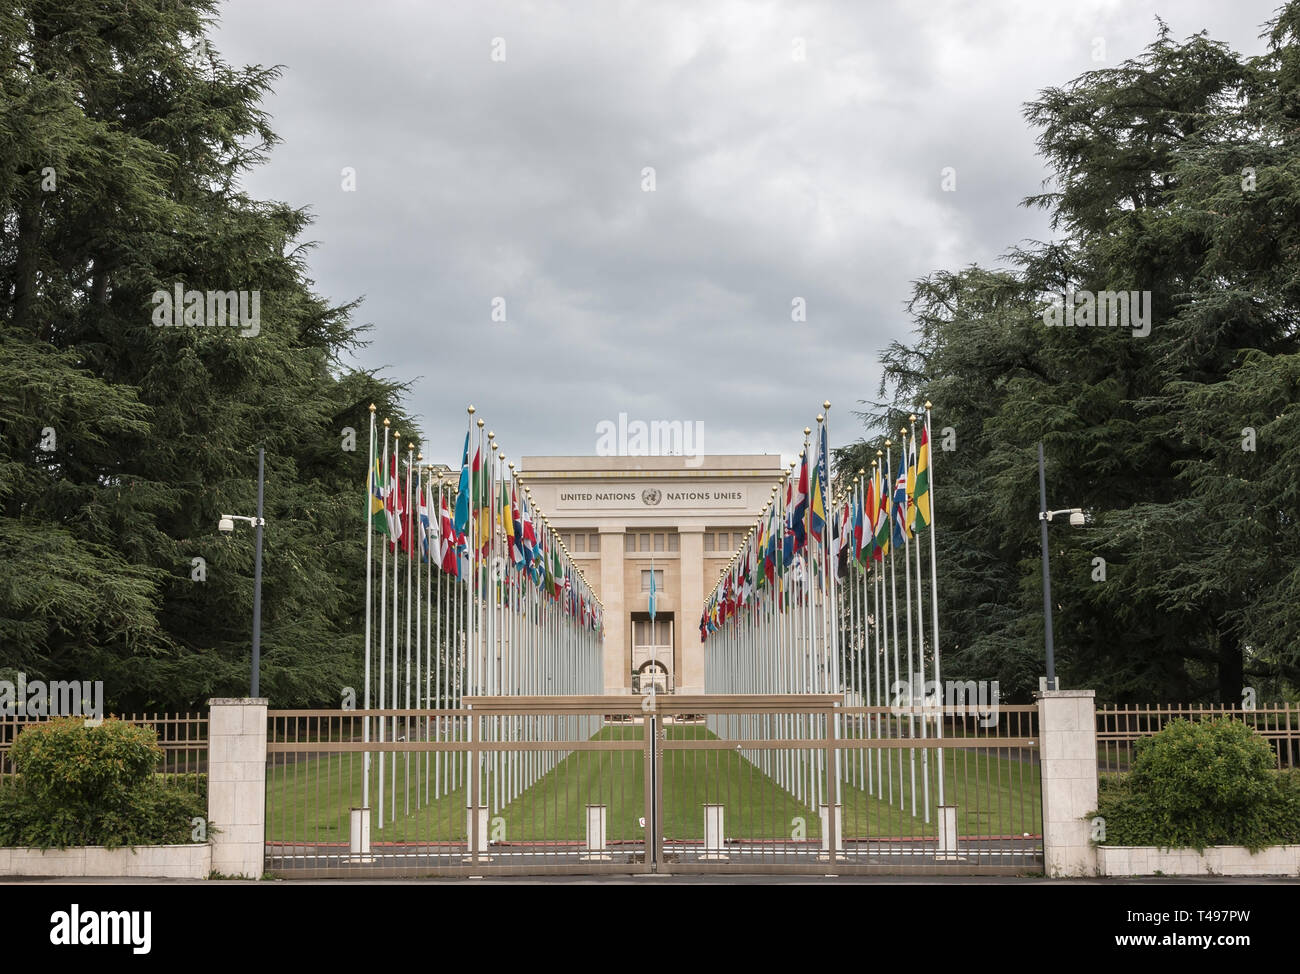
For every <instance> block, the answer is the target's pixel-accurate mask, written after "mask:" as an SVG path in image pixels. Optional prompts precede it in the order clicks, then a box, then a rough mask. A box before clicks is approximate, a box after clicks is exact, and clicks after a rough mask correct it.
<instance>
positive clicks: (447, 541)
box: [441, 494, 460, 577]
mask: <svg viewBox="0 0 1300 974" xmlns="http://www.w3.org/2000/svg"><path fill="white" fill-rule="evenodd" d="M459 543H460V539H459V538H458V537H457V536H456V529H455V528H454V527H452V523H451V514H450V512H449V511H448V510H447V495H446V494H444V495H443V496H442V552H441V557H442V570H443V571H444V572H446V573H447V574H448V575H451V576H452V577H455V576H457V575H459V574H460V572H459V570H458V565H457V562H458V561H459V558H458V557H457V553H456V549H457V547H458V545H459Z"/></svg>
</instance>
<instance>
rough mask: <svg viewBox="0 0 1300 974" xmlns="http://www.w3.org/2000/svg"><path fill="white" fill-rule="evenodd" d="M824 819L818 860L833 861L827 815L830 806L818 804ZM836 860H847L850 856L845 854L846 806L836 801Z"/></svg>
mask: <svg viewBox="0 0 1300 974" xmlns="http://www.w3.org/2000/svg"><path fill="white" fill-rule="evenodd" d="M818 808H819V812H820V814H821V819H822V851H821V852H820V853H818V855H817V861H818V862H830V861H831V838H830V829H829V828H827V825H828V823H827V821H826V819H827V816H828V812H829V806H827V805H820V806H818ZM835 849H836V853H835V860H834V861H835V862H847V861H848V858H849V857H848V856H846V855H845V854H844V806H843V805H841V804H839V803H836V805H835Z"/></svg>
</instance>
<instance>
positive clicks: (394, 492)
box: [384, 451, 406, 549]
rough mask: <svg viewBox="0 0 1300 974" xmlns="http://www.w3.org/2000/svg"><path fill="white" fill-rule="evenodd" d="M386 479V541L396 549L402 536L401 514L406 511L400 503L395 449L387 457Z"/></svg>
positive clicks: (400, 494) (400, 495) (399, 485)
mask: <svg viewBox="0 0 1300 974" xmlns="http://www.w3.org/2000/svg"><path fill="white" fill-rule="evenodd" d="M389 461H390V463H389V469H388V480H387V482H386V483H385V484H384V518H385V530H387V532H388V543H389V544H390V545H391V546H392V547H393V548H394V549H396V547H397V542H398V541H400V540H401V538H402V515H403V514H405V513H406V508H405V505H404V504H403V503H402V491H401V484H400V482H399V480H398V476H397V451H393V455H392V456H391V457H389Z"/></svg>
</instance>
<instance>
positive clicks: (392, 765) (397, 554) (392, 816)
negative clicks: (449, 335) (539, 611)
mask: <svg viewBox="0 0 1300 974" xmlns="http://www.w3.org/2000/svg"><path fill="white" fill-rule="evenodd" d="M401 452H402V450H401V434H400V433H396V432H394V433H393V497H394V501H393V522H394V523H395V524H396V525H397V530H396V531H395V532H394V535H393V645H392V650H393V686H392V691H393V695H392V698H391V703H392V706H393V709H394V710H396V709H397V677H398V659H397V654H398V646H397V626H398V612H397V593H398V585H399V580H398V575H399V574H400V571H401V564H402V544H401V542H402V528H403V527H404V525H403V524H402V517H403V515H405V513H406V512H405V511H402V510H398V508H397V505H398V503H399V502H400V501H401V499H402V468H401V466H400V463H401V460H400V459H399V457H400V456H401ZM389 721H390V735H389V736H390V739H391V740H393V741H396V740H397V715H396V714H393V715H392V716H391V717H389ZM388 776H389V781H388V789H389V791H388V796H389V798H390V799H391V800H390V801H389V803H388V820H389V821H390V822H392V821H395V820H396V819H397V755H396V754H394V755H393V760H392V761H391V762H389V766H388Z"/></svg>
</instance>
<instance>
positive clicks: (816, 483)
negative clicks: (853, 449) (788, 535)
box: [808, 423, 827, 544]
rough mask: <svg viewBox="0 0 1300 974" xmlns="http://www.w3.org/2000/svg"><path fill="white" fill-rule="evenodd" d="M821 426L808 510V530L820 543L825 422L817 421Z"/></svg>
mask: <svg viewBox="0 0 1300 974" xmlns="http://www.w3.org/2000/svg"><path fill="white" fill-rule="evenodd" d="M817 425H818V426H820V427H821V432H820V436H819V439H820V441H821V442H820V444H814V446H815V448H816V449H817V462H816V463H814V464H813V473H812V500H811V502H810V505H809V507H810V510H809V518H808V520H809V525H808V530H809V533H810V534H811V535H812V537H813V540H814V541H816V542H817V543H818V544H821V540H822V535H823V534H824V533H825V530H826V500H825V497H824V496H823V495H824V494H825V493H826V477H827V469H826V424H824V423H818V424H817Z"/></svg>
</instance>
